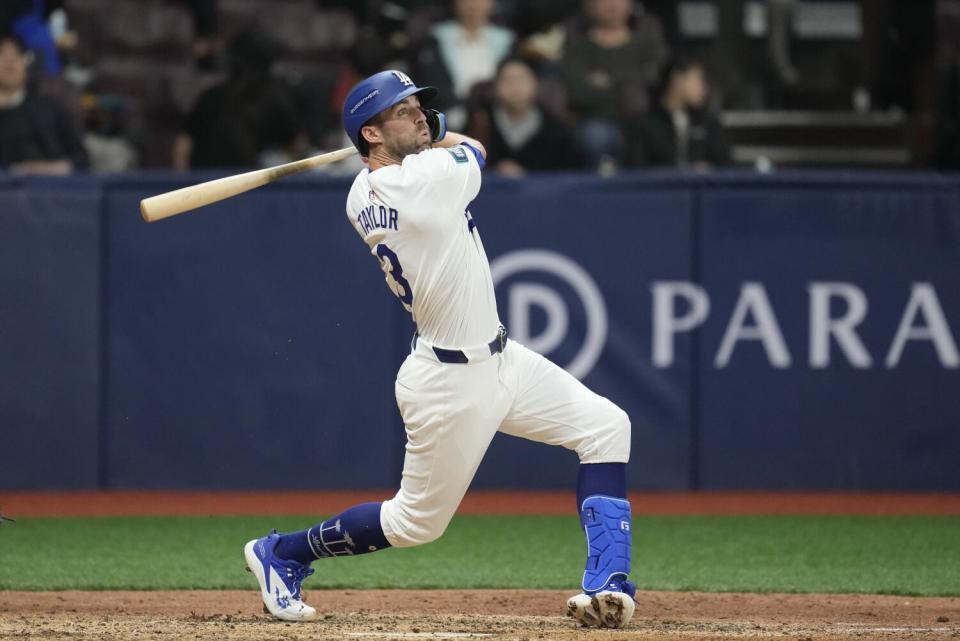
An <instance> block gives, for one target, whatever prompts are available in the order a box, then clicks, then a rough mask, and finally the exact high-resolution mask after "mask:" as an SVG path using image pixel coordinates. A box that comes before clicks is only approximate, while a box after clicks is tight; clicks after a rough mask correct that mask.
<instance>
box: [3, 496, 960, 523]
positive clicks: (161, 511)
mask: <svg viewBox="0 0 960 641" xmlns="http://www.w3.org/2000/svg"><path fill="white" fill-rule="evenodd" d="M392 495H393V491H392V490H382V491H369V490H368V491H324V492H318V491H307V492H304V491H297V492H293V491H289V492H161V491H140V492H131V491H106V492H92V491H91V492H0V508H2V509H3V513H4V514H8V515H10V516H13V517H43V516H150V515H159V516H206V515H262V516H270V515H290V516H296V515H317V514H332V513H336V512H340V511H341V510H344V509H346V508H347V507H349V506H351V505H355V504H357V503H365V502H367V501H382V500H384V499H388V498H390V497H391V496H392ZM630 502H631V504H632V506H633V513H634V514H635V515H652V514H727V515H732V514H887V515H892V514H920V515H932V514H952V515H960V494H958V493H932V492H931V493H890V492H884V493H852V492H631V493H630ZM575 505H576V500H575V498H574V494H573V493H572V492H543V491H540V492H516V491H471V492H469V493H467V496H466V497H465V498H464V500H463V503H461V504H460V509H459V510H458V513H459V514H572V513H573V512H574V510H575Z"/></svg>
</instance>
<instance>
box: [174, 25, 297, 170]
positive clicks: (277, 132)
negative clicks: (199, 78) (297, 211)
mask: <svg viewBox="0 0 960 641" xmlns="http://www.w3.org/2000/svg"><path fill="white" fill-rule="evenodd" d="M279 53H280V49H279V45H278V43H277V42H276V40H274V38H273V37H272V36H271V35H269V34H267V33H265V32H263V31H261V30H259V29H257V28H255V27H254V28H251V29H248V30H246V31H243V32H241V33H240V34H238V35H237V36H235V37H234V38H233V39H232V40H231V41H230V42H229V44H228V45H227V68H228V76H227V79H226V80H225V81H224V82H223V83H221V84H218V85H216V86H214V87H211V88H210V89H208V90H206V91H205V92H203V93H202V94H201V95H200V97H199V98H198V99H197V103H196V104H195V105H194V107H193V110H192V111H191V112H190V114H189V115H188V116H187V119H186V123H185V126H184V130H183V132H182V133H181V134H179V135H178V136H177V139H176V141H175V142H174V149H173V163H174V167H175V168H176V169H188V168H201V167H205V168H227V167H255V166H259V165H261V164H264V163H265V162H267V161H266V160H265V155H266V154H268V153H271V154H272V153H278V152H279V153H283V152H285V151H287V152H289V151H290V150H291V149H292V147H293V146H294V144H295V143H296V142H297V141H298V138H299V137H300V134H301V132H302V130H303V127H302V123H301V122H300V118H299V116H298V112H297V108H296V98H295V96H294V93H293V91H292V90H291V88H290V87H289V85H287V84H286V83H285V82H283V81H282V80H280V79H279V78H276V77H274V76H273V75H272V74H271V70H272V67H273V63H274V61H275V60H276V58H277V56H278V55H279ZM274 160H276V159H275V158H271V159H270V160H269V162H274Z"/></svg>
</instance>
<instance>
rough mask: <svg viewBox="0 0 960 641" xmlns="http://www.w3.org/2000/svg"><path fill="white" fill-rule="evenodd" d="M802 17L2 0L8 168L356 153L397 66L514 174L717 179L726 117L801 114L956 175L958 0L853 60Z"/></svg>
mask: <svg viewBox="0 0 960 641" xmlns="http://www.w3.org/2000/svg"><path fill="white" fill-rule="evenodd" d="M828 1H829V0H828ZM800 4H801V3H800V1H799V0H756V1H753V2H750V1H747V0H714V1H713V2H676V1H669V2H667V1H654V0H650V1H647V2H640V1H638V0H501V1H499V2H497V1H495V0H448V1H443V0H433V1H430V0H408V1H403V0H395V1H386V0H0V170H7V171H9V172H12V173H34V174H37V173H41V174H66V173H70V172H72V171H76V170H90V171H96V172H112V171H124V170H130V169H137V168H176V169H181V170H185V169H213V168H216V169H225V168H240V167H255V166H264V165H269V164H276V163H279V162H284V161H287V160H291V159H294V158H298V157H302V156H304V155H307V154H309V153H313V152H316V151H317V150H322V149H330V148H334V147H340V146H346V145H348V144H349V141H348V140H347V139H346V138H345V136H344V135H343V132H342V130H341V129H340V123H339V119H340V105H341V103H342V100H343V98H344V97H345V95H346V94H347V92H348V91H349V89H350V87H351V86H352V85H353V84H354V83H356V82H357V81H359V80H360V79H361V78H363V77H364V76H366V75H369V74H371V73H374V72H376V71H379V70H381V69H385V68H396V69H401V70H404V71H406V72H407V73H409V74H410V75H411V76H412V77H413V78H414V79H415V80H416V82H417V83H418V84H420V85H433V86H436V87H438V88H439V89H440V96H439V97H438V98H437V100H436V103H435V104H434V105H432V106H435V107H436V108H439V109H441V110H443V111H445V112H446V113H447V117H448V123H449V126H450V127H451V128H452V129H456V130H461V131H465V132H466V133H468V134H470V135H473V136H475V137H476V138H478V139H480V140H481V141H483V142H484V144H485V145H486V146H487V149H488V151H489V153H490V159H489V160H490V162H489V164H490V166H491V167H492V168H493V169H494V170H496V171H498V172H500V173H502V174H505V175H509V176H522V175H524V174H526V173H528V172H533V171H545V170H593V171H600V172H604V173H607V172H612V171H616V170H617V169H619V168H643V167H677V168H687V169H691V170H706V169H709V168H711V167H719V166H726V165H730V164H731V162H732V160H731V159H732V156H731V146H730V143H729V141H728V136H727V134H726V133H725V130H724V127H723V125H722V120H721V118H720V114H721V112H722V111H724V110H752V111H756V110H777V109H798V108H805V109H816V108H822V109H827V110H835V111H841V110H849V111H859V112H868V111H871V110H875V109H897V110H903V111H904V112H906V113H908V114H911V115H914V116H915V117H916V119H917V120H918V121H923V120H924V118H925V119H926V121H929V123H931V124H930V125H929V126H928V127H927V128H926V129H924V130H923V131H925V132H926V133H920V134H918V139H919V143H918V147H919V148H920V149H921V152H922V153H920V154H919V155H918V156H917V157H918V158H919V160H920V164H925V165H928V166H929V165H935V166H938V167H942V168H948V169H950V168H960V71H958V69H960V67H958V62H957V61H958V44H960V41H958V40H957V36H958V35H960V29H958V28H957V27H958V25H960V0H916V1H911V2H909V3H905V2H897V1H895V0H888V1H881V0H872V1H871V2H862V3H860V5H862V6H860V8H859V9H858V11H859V12H860V14H862V20H861V22H862V33H860V34H859V35H858V36H857V37H856V38H854V39H853V45H852V46H850V45H849V43H847V44H844V45H841V47H840V48H836V49H835V50H828V51H827V54H825V55H819V56H817V55H809V52H808V54H807V57H806V58H803V59H799V58H798V50H799V49H800V45H798V43H797V41H796V38H795V34H796V31H797V20H796V12H797V10H798V6H799V5H800ZM820 4H824V3H823V2H821V3H820ZM847 4H850V3H847ZM860 14H858V15H860ZM751 34H752V35H751ZM801 53H803V52H802V50H801ZM815 53H816V52H815ZM819 53H821V54H822V51H821V52H819ZM342 169H343V170H350V169H352V168H351V167H350V166H345V167H343V168H342Z"/></svg>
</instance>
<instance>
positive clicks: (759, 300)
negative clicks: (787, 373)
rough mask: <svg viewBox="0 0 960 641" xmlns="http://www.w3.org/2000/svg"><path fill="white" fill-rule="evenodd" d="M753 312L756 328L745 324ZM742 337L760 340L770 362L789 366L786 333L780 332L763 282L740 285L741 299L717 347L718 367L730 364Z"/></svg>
mask: <svg viewBox="0 0 960 641" xmlns="http://www.w3.org/2000/svg"><path fill="white" fill-rule="evenodd" d="M750 313H752V314H753V318H754V319H755V320H756V321H757V324H756V326H755V327H745V326H744V321H746V319H747V314H750ZM741 340H759V341H761V342H762V343H763V349H764V350H765V351H766V352H767V359H769V361H770V363H771V365H773V366H774V367H777V368H780V369H784V368H787V367H790V352H789V351H787V343H786V342H785V341H784V340H783V334H781V333H780V326H779V325H778V324H777V317H776V316H774V314H773V308H772V307H771V306H770V299H769V298H767V290H766V289H764V287H763V284H761V283H744V284H743V285H742V286H741V288H740V298H739V299H738V300H737V306H736V308H735V309H734V310H733V315H732V316H731V317H730V324H729V325H727V331H726V332H724V335H723V341H721V342H720V349H719V350H717V357H716V360H715V361H714V365H715V366H716V367H717V369H723V368H724V367H726V366H727V365H728V364H729V363H730V357H731V356H732V355H733V348H734V346H735V345H736V344H737V342H738V341H741Z"/></svg>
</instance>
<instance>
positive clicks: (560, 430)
mask: <svg viewBox="0 0 960 641" xmlns="http://www.w3.org/2000/svg"><path fill="white" fill-rule="evenodd" d="M436 94H437V90H436V89H434V88H433V87H417V86H416V85H415V84H414V82H413V81H412V80H411V79H410V78H409V77H407V75H405V74H404V73H402V72H399V71H384V72H381V73H378V74H375V75H373V76H370V77H369V78H367V79H366V80H364V81H363V82H361V83H359V84H358V85H357V86H356V87H354V88H353V89H352V90H351V91H350V94H349V96H348V97H347V99H346V102H345V103H344V105H343V124H344V128H345V129H346V131H347V134H348V135H349V136H350V139H351V140H352V141H353V143H354V145H356V147H357V148H358V149H359V151H360V154H361V155H362V156H363V157H364V158H365V160H366V162H367V164H368V167H366V168H364V169H363V170H362V171H361V172H360V173H359V174H358V175H357V177H356V179H355V180H354V182H353V186H352V187H351V189H350V194H349V195H348V196H347V208H346V213H347V218H348V219H349V221H350V223H351V224H352V225H353V227H354V229H356V231H357V233H358V234H359V235H360V238H361V239H362V240H363V242H364V243H366V245H367V248H368V249H369V251H370V253H371V254H373V256H374V257H375V258H376V259H377V260H378V261H379V263H380V267H381V269H382V270H383V273H384V277H385V278H386V282H387V286H388V287H389V288H390V291H391V292H392V293H393V295H394V296H396V297H397V298H398V299H399V301H400V303H401V304H402V305H403V306H404V308H405V309H406V310H407V311H409V312H410V313H411V315H412V316H413V321H414V323H415V324H416V333H415V334H414V336H413V340H412V342H411V350H410V354H409V355H408V356H407V358H406V360H404V362H403V365H402V366H401V367H400V370H399V372H398V373H397V380H396V386H395V392H396V398H397V405H398V406H399V409H400V413H401V415H402V416H403V421H404V423H405V425H406V434H407V445H406V457H405V459H404V464H403V477H402V479H401V483H400V490H399V491H398V492H397V494H396V495H395V496H394V497H393V498H392V499H390V500H388V501H383V502H377V503H366V504H362V505H356V506H354V507H351V508H350V509H348V510H346V511H345V512H343V513H341V514H338V515H336V516H334V517H332V518H330V519H327V520H326V521H324V522H322V523H319V524H317V525H315V526H313V527H312V528H310V529H308V530H303V531H301V532H293V533H290V534H278V533H277V532H276V531H274V532H272V533H271V534H269V535H267V536H265V537H263V538H260V539H255V540H253V541H250V542H249V543H247V544H246V546H245V547H244V557H245V560H246V563H247V567H248V568H249V569H250V571H251V572H253V574H254V575H255V576H256V578H257V581H258V582H259V584H260V590H261V596H262V597H263V603H264V605H265V606H266V609H267V610H268V611H269V612H270V613H271V614H273V615H274V616H275V617H277V618H279V619H283V620H286V621H309V620H313V619H315V618H317V612H316V610H314V608H312V607H310V606H309V605H307V604H305V603H304V602H303V600H302V599H301V593H300V586H301V583H302V582H303V580H304V579H305V578H307V577H308V576H310V575H311V574H312V573H313V571H314V570H313V568H311V567H310V564H311V563H312V562H313V561H315V560H317V559H322V558H326V557H331V556H351V555H355V554H366V553H368V552H374V551H377V550H383V549H385V548H388V547H411V546H414V545H421V544H424V543H429V542H431V541H434V540H435V539H437V538H438V537H439V536H440V535H441V534H443V532H444V530H445V529H446V527H447V524H448V523H449V522H450V519H451V518H452V517H453V515H454V513H455V512H456V510H457V506H458V505H459V504H460V501H461V500H462V498H463V496H464V494H465V493H466V491H467V487H468V486H469V485H470V481H471V480H472V479H473V476H474V473H475V472H476V470H477V467H478V466H479V464H480V460H481V459H482V458H483V455H484V453H485V452H486V450H487V447H488V446H489V444H490V441H491V439H493V436H494V434H496V432H497V431H500V432H504V433H506V434H512V435H514V436H520V437H523V438H526V439H530V440H534V441H539V442H541V443H548V444H550V445H560V446H563V447H565V448H568V449H571V450H574V451H575V452H576V453H577V456H578V457H579V459H580V463H581V465H580V470H579V475H578V480H577V509H578V511H579V513H580V520H581V523H582V525H583V529H584V534H585V536H586V539H587V550H588V552H587V561H586V568H585V570H584V573H583V579H582V589H583V592H582V593H581V594H577V595H575V596H573V597H571V598H570V599H569V601H568V602H567V608H568V610H567V611H568V614H569V615H570V616H572V617H574V618H575V619H576V620H578V621H579V622H580V623H582V624H583V625H587V626H596V627H622V626H624V625H626V624H627V623H628V622H629V620H630V617H631V616H632V615H633V611H634V601H633V596H634V593H635V591H636V588H635V586H634V584H633V583H632V582H631V581H629V580H628V575H629V572H630V535H631V533H630V504H629V502H628V501H627V499H626V463H627V461H628V459H629V457H630V421H629V419H628V418H627V415H626V414H625V413H624V412H623V410H621V409H620V408H618V407H617V406H616V405H614V404H613V403H611V402H610V401H609V400H607V399H605V398H603V397H601V396H598V395H597V394H595V393H593V392H591V391H590V390H589V389H587V388H586V387H585V386H584V385H583V384H582V383H580V382H579V381H578V380H577V379H576V378H574V377H573V376H571V375H570V374H568V373H567V372H565V371H564V370H563V369H561V368H560V367H558V366H556V365H554V364H553V363H551V362H550V361H549V360H547V359H546V358H544V357H543V356H541V355H539V354H536V353H534V352H532V351H530V350H529V349H527V348H526V347H524V346H523V345H521V344H519V343H517V342H515V341H513V340H510V339H508V338H507V331H506V329H505V328H504V327H503V325H501V324H500V318H499V316H498V315H497V305H496V298H495V297H494V289H493V281H492V278H491V276H490V266H489V263H488V261H487V256H486V253H485V251H484V248H483V243H482V242H481V241H480V234H479V232H478V230H477V226H476V224H475V223H474V220H473V217H472V216H471V215H470V212H469V210H468V209H467V208H468V206H469V204H470V202H471V201H472V200H473V199H474V198H476V196H477V193H478V192H479V190H480V182H481V169H483V167H484V164H485V158H486V151H485V150H484V148H483V145H481V144H480V143H479V142H477V141H476V140H473V139H472V138H469V137H467V136H464V135H462V134H457V133H453V132H448V131H446V125H445V118H444V115H443V114H442V113H439V112H437V111H435V110H432V109H428V108H426V106H425V105H426V104H427V103H428V102H429V100H430V99H431V98H433V97H434V96H435V95H436ZM531 544H535V542H534V541H517V549H518V550H520V549H522V547H523V545H531Z"/></svg>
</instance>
